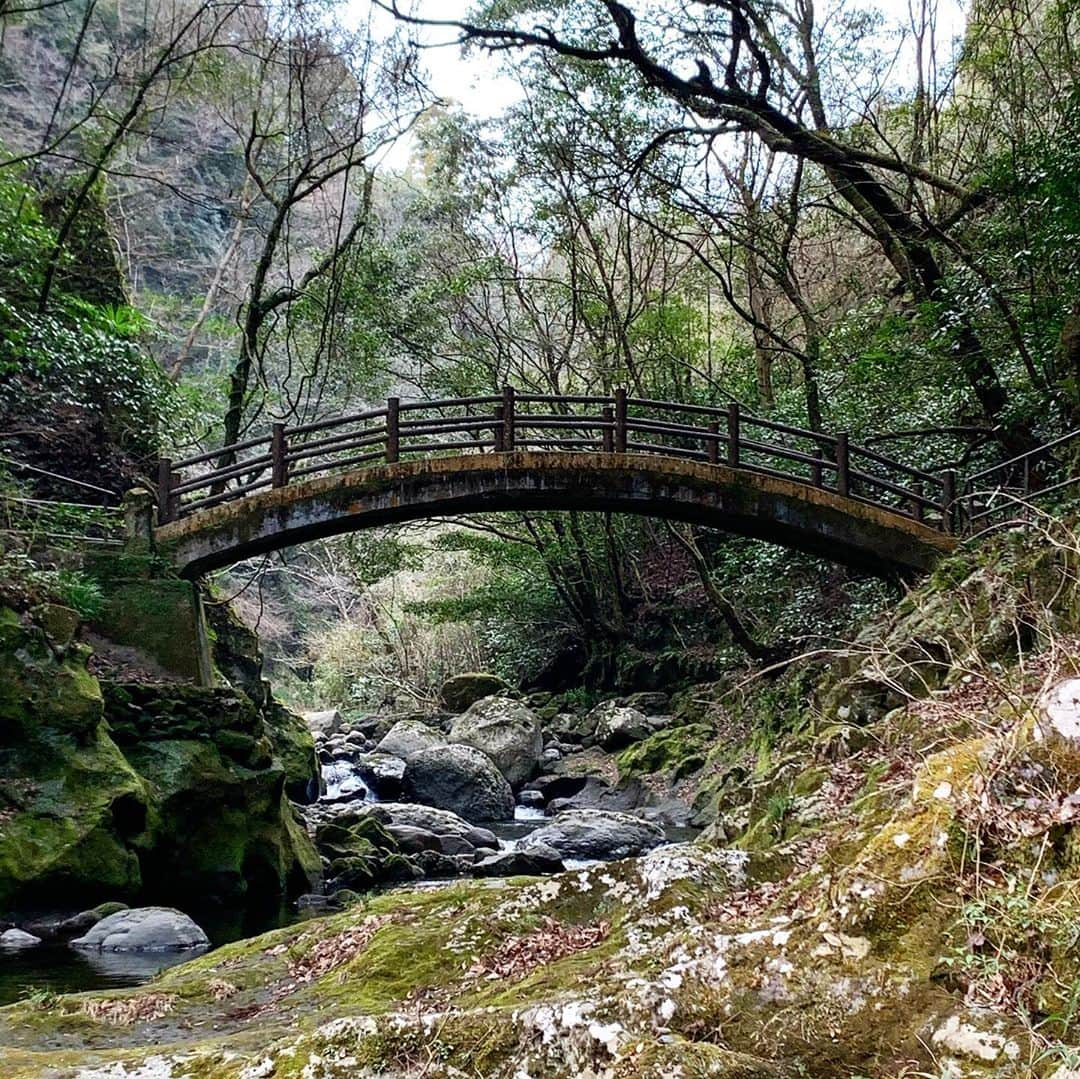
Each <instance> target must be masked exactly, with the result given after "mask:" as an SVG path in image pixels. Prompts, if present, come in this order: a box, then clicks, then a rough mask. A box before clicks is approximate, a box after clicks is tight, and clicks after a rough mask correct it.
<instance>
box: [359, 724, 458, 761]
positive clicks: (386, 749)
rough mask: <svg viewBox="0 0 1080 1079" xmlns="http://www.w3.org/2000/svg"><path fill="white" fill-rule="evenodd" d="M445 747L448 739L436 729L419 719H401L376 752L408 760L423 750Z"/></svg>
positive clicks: (383, 738) (380, 743) (384, 737)
mask: <svg viewBox="0 0 1080 1079" xmlns="http://www.w3.org/2000/svg"><path fill="white" fill-rule="evenodd" d="M445 745H446V739H445V738H444V737H443V735H442V733H441V732H440V731H438V730H436V729H435V728H434V727H430V726H428V724H426V723H421V722H420V720H417V719H400V720H398V722H397V723H395V724H394V725H393V726H392V727H391V728H390V730H388V731H387V732H386V734H385V735H384V736H383V737H382V739H381V740H380V742H379V744H378V745H377V746H376V747H375V751H376V752H377V753H388V754H390V756H392V757H400V758H401V759H402V760H408V759H409V758H410V757H411V756H412V755H413V754H414V753H419V752H420V751H421V750H424V749H438V748H439V747H441V746H445Z"/></svg>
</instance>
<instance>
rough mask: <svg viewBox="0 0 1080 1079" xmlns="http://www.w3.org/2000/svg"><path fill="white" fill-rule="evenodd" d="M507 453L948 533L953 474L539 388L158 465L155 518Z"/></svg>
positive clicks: (698, 417)
mask: <svg viewBox="0 0 1080 1079" xmlns="http://www.w3.org/2000/svg"><path fill="white" fill-rule="evenodd" d="M515 450H531V451H535V450H542V451H550V452H555V453H557V452H560V451H572V452H582V451H595V452H599V453H609V454H611V453H614V454H651V455H660V456H664V457H674V458H680V459H685V460H693V461H698V462H703V463H706V464H714V465H726V466H728V467H731V468H736V469H744V470H747V471H750V472H757V473H762V474H766V475H771V476H777V477H781V478H784V479H790V480H796V481H798V482H802V483H806V484H808V485H810V486H814V487H819V488H826V489H830V490H833V491H835V492H836V493H838V494H840V495H843V496H846V497H850V498H853V499H856V500H857V501H861V502H866V503H868V504H870V505H874V506H878V507H880V508H882V509H885V510H888V511H889V512H891V513H895V514H898V515H900V516H903V517H908V518H911V519H913V520H915V521H919V522H923V523H925V524H928V525H929V526H931V527H933V528H937V529H940V530H941V531H944V532H951V531H953V530H954V528H955V524H956V521H955V513H954V510H955V498H956V476H955V473H953V472H951V471H945V472H940V473H933V472H927V471H923V470H922V469H919V468H915V467H913V466H911V465H908V464H906V463H904V462H903V461H899V460H896V459H895V458H891V457H888V456H886V455H884V454H880V453H877V452H876V451H874V450H871V449H869V448H868V447H865V446H860V445H857V444H855V443H852V442H851V441H850V439H849V438H848V436H847V434H845V433H842V432H841V433H838V434H826V433H823V432H820V431H811V430H807V429H804V428H801V427H794V426H792V425H790V424H785V423H780V422H777V421H775V420H769V419H765V418H764V417H761V416H755V415H753V414H751V413H748V412H746V411H744V410H743V409H742V408H741V407H740V406H739V404H738V403H737V402H732V403H731V404H730V405H728V406H727V407H726V408H718V407H714V406H710V405H696V404H680V403H678V402H674V401H660V400H652V399H648V398H638V397H631V396H629V395H628V394H627V392H626V391H625V390H622V389H618V390H615V392H614V393H613V394H612V395H610V396H600V395H582V394H567V395H553V394H538V393H527V392H518V391H516V390H515V389H514V388H513V387H510V386H507V387H505V388H504V389H503V392H502V393H501V394H498V395H489V396H478V397H460V398H448V399H444V400H437V401H407V402H403V401H401V400H400V399H398V398H396V397H391V398H389V399H388V400H387V403H386V405H385V406H383V407H381V408H374V409H368V410H366V411H363V412H357V413H353V414H351V415H346V416H337V417H333V418H329V419H325V420H318V421H316V422H313V423H306V424H299V425H296V426H293V427H286V426H285V425H284V424H280V423H278V424H274V425H273V428H272V430H271V433H270V434H268V435H264V436H260V437H257V438H249V439H246V440H243V441H241V442H236V443H233V444H232V445H228V446H223V447H221V448H218V449H215V450H210V451H207V452H204V453H199V454H195V455H194V456H191V457H187V458H184V459H182V460H178V461H172V460H169V459H168V458H164V459H162V460H161V461H160V463H159V472H158V523H159V524H166V523H168V522H170V521H175V520H179V519H180V518H182V517H186V516H189V515H190V514H193V513H197V512H199V511H200V510H204V509H209V508H210V507H212V506H216V505H219V504H221V503H223V502H229V501H233V500H235V499H238V498H243V497H245V496H247V495H249V494H254V493H255V492H257V491H261V490H265V489H268V488H276V487H285V486H288V484H289V483H291V482H293V481H296V480H302V479H308V478H310V477H313V476H315V475H319V474H325V473H332V472H341V471H346V470H349V469H355V468H358V467H361V466H363V465H368V464H375V463H384V462H385V463H391V464H392V463H394V462H396V461H399V460H401V459H402V458H405V457H410V456H411V457H414V456H417V455H423V456H425V457H438V456H444V455H447V454H462V453H507V452H513V451H515Z"/></svg>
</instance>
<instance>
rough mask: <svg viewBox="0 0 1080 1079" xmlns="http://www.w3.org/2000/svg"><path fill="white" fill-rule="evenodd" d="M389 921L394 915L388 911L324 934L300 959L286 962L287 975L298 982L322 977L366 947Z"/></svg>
mask: <svg viewBox="0 0 1080 1079" xmlns="http://www.w3.org/2000/svg"><path fill="white" fill-rule="evenodd" d="M391 921H393V918H392V917H391V916H390V915H389V914H382V915H378V916H374V915H373V916H372V917H370V918H365V919H364V920H363V921H362V922H361V923H360V924H359V925H355V926H352V927H351V928H349V929H346V930H345V931H344V932H341V933H337V934H336V935H334V936H332V937H323V939H322V940H318V941H316V942H315V943H314V944H313V945H312V946H311V948H310V949H308V951H307V952H305V953H304V955H302V956H301V957H300V958H299V959H296V960H293V962H292V963H290V964H289V974H290V975H291V976H292V977H293V978H295V979H296V980H297V981H298V982H311V981H314V980H315V979H316V978H321V977H322V976H323V975H324V974H328V973H329V972H330V971H332V970H336V969H337V968H338V967H340V966H342V965H343V964H344V963H347V962H349V960H350V959H353V958H355V957H356V956H357V955H359V954H360V952H362V951H363V950H364V949H365V948H366V947H367V946H368V944H369V943H370V941H371V938H372V937H373V936H375V934H376V933H377V932H378V931H379V930H380V929H382V927H383V926H384V925H388V924H389V923H390V922H391Z"/></svg>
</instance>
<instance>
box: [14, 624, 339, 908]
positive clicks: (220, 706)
mask: <svg viewBox="0 0 1080 1079" xmlns="http://www.w3.org/2000/svg"><path fill="white" fill-rule="evenodd" d="M77 628H78V619H77V617H76V616H75V615H74V612H70V611H67V610H66V609H64V608H56V607H47V608H39V609H36V610H33V611H28V612H23V613H21V614H20V613H17V612H15V611H14V610H12V609H10V608H5V609H3V610H2V611H0V728H2V735H0V806H2V809H0V911H13V910H17V909H19V910H27V909H33V908H38V909H49V908H52V909H63V908H68V907H71V906H78V905H84V904H92V903H95V902H98V901H101V900H103V899H123V900H128V901H131V900H140V901H141V900H154V899H160V900H167V901H169V902H171V903H176V902H185V903H187V904H189V905H196V906H206V905H213V904H215V903H230V904H238V905H249V904H250V905H256V904H264V903H265V904H270V905H273V904H275V903H277V902H280V900H281V898H282V897H283V896H286V895H295V894H297V893H298V892H301V891H305V890H309V889H310V887H311V884H312V881H313V879H314V878H316V877H317V876H318V873H319V869H320V866H319V861H318V858H317V856H316V855H315V852H314V850H313V848H312V847H311V844H310V841H309V840H308V838H307V835H306V833H305V832H304V830H303V828H302V827H300V826H299V825H298V824H297V821H296V819H295V816H294V812H293V809H292V806H291V805H290V803H289V800H288V797H287V791H288V792H292V793H294V794H299V795H303V794H304V793H305V792H310V787H311V784H312V783H313V782H314V781H315V774H316V773H315V761H314V752H313V747H312V744H311V739H310V735H307V733H306V731H300V730H299V729H298V728H297V724H298V722H299V721H298V720H297V719H296V717H292V716H291V715H290V714H289V713H287V712H284V710H280V709H271V708H269V707H268V705H267V702H266V701H263V700H260V701H258V702H256V701H253V700H252V699H251V698H250V697H248V696H247V695H246V694H245V693H244V692H243V690H242V688H232V687H231V686H230V687H224V688H217V689H199V688H196V687H194V686H189V685H183V684H177V683H167V682H158V683H149V684H148V683H138V682H116V681H112V682H110V681H105V682H101V681H99V680H98V678H96V677H94V675H92V674H91V673H90V671H89V670H88V668H87V659H88V657H89V655H90V650H89V649H88V648H87V647H86V646H85V645H82V644H80V643H78V641H77V640H76V639H75V633H76V630H77ZM305 736H306V743H305ZM305 750H306V753H305ZM283 758H284V759H283Z"/></svg>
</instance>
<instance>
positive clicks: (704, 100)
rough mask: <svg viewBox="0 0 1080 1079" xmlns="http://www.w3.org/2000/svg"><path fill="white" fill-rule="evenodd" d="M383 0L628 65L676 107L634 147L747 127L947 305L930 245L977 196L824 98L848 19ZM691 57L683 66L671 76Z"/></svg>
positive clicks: (917, 291) (938, 242) (992, 381)
mask: <svg viewBox="0 0 1080 1079" xmlns="http://www.w3.org/2000/svg"><path fill="white" fill-rule="evenodd" d="M389 7H390V8H391V9H392V10H393V11H394V13H395V14H396V15H397V17H398V18H400V19H402V20H404V21H406V22H413V23H424V24H426V25H436V26H444V27H453V28H455V29H457V30H458V31H459V32H460V40H461V42H462V43H463V44H468V43H479V44H481V45H484V46H486V47H488V48H491V49H495V50H506V49H517V48H538V49H544V50H548V51H550V52H551V53H554V54H556V55H558V56H560V57H564V58H567V59H568V60H571V61H575V62H578V63H582V62H583V63H586V64H595V65H604V66H610V65H613V66H624V67H628V68H630V69H632V70H633V71H635V72H636V74H637V76H638V77H639V79H640V80H641V83H642V84H643V85H644V86H645V87H647V88H649V89H650V90H651V91H654V92H657V93H659V94H661V95H663V96H664V97H665V98H666V99H667V100H669V101H670V102H672V103H673V104H674V105H675V106H676V107H677V109H678V111H679V113H681V116H679V117H675V118H673V120H672V122H671V124H670V125H669V126H668V127H666V128H664V129H662V130H658V131H656V132H655V134H654V136H653V138H652V140H651V142H650V143H649V145H648V146H647V147H646V148H645V149H644V151H643V155H644V156H647V155H648V154H651V153H654V152H656V151H657V150H658V149H659V148H661V147H662V146H663V145H664V144H665V143H666V142H668V141H669V140H671V139H674V138H686V137H694V138H696V139H697V140H699V141H700V142H701V143H702V144H703V145H708V144H710V143H711V142H713V141H714V140H716V139H720V138H724V137H726V136H729V135H732V134H737V133H750V134H752V135H754V136H755V137H756V138H757V139H759V140H760V141H761V143H762V144H763V145H764V146H766V147H767V148H768V149H769V150H771V151H773V152H774V153H777V154H782V155H787V156H790V157H792V158H794V159H796V160H798V161H801V162H804V163H806V164H807V165H809V166H813V167H814V168H816V169H818V170H820V172H821V174H822V175H823V176H824V177H825V178H826V180H827V181H828V183H829V185H830V189H831V192H832V194H833V195H834V196H835V198H836V199H837V200H838V202H839V206H840V207H842V208H843V209H842V212H845V213H846V214H847V215H848V216H849V218H850V220H851V221H852V223H853V224H855V225H856V226H857V227H858V228H859V229H860V230H862V231H863V232H865V233H866V235H868V236H870V237H872V238H873V240H874V241H875V243H876V244H877V245H878V247H879V248H880V250H881V251H882V253H883V255H884V257H885V258H886V259H887V261H888V263H889V265H890V266H891V268H892V270H893V271H894V273H895V274H896V275H897V277H898V279H899V281H900V284H901V287H902V288H903V289H906V290H907V291H908V292H909V293H910V295H911V297H912V298H913V301H914V302H915V303H927V302H932V303H937V304H945V305H948V304H949V301H950V296H949V286H948V280H947V275H946V271H945V269H944V267H943V265H942V262H941V257H940V250H941V249H942V248H945V249H946V250H947V249H948V245H947V244H945V243H944V242H943V241H944V240H945V239H946V238H947V237H948V234H949V233H950V232H951V231H952V230H953V229H954V227H955V226H956V224H957V222H959V221H961V220H963V219H964V218H965V216H966V215H968V214H969V213H970V212H972V210H973V209H974V208H975V207H977V206H979V205H980V204H981V203H982V202H983V201H984V200H985V198H986V193H985V192H984V191H982V190H980V189H979V188H978V186H970V185H968V184H967V183H966V182H964V180H963V179H962V178H960V179H958V178H954V177H952V176H950V175H947V174H944V173H943V172H939V171H934V170H933V169H931V168H929V167H927V166H925V165H923V164H920V163H919V162H918V161H917V160H915V159H913V157H912V156H910V155H907V156H906V155H904V154H903V153H901V152H900V151H899V149H898V148H897V146H896V145H895V143H893V142H890V141H883V140H880V139H874V138H871V137H870V134H869V133H872V132H873V131H874V124H873V122H872V120H873V118H872V115H871V113H870V110H869V109H865V108H864V109H862V110H861V112H860V111H859V110H856V109H853V108H852V107H851V106H850V105H849V106H847V107H843V106H838V105H837V102H836V101H830V99H829V96H828V95H829V94H830V93H831V94H833V96H834V97H835V96H836V95H837V92H838V90H839V89H840V87H839V86H837V87H835V88H834V87H833V86H832V85H831V84H830V81H829V76H830V74H832V72H831V65H832V64H833V63H835V62H836V61H834V60H833V59H831V57H833V56H841V57H842V56H843V55H844V53H845V49H847V50H848V52H850V51H851V47H853V46H856V45H858V44H859V43H860V40H861V38H862V37H864V36H865V35H866V27H865V25H860V24H858V22H857V21H855V20H848V21H847V23H846V24H843V26H844V29H843V30H842V33H843V34H845V35H846V36H847V40H843V41H834V42H831V43H830V42H827V41H826V39H825V35H824V31H823V30H822V29H821V27H820V26H819V25H818V24H817V22H816V18H815V9H814V7H813V5H812V4H809V3H799V4H796V5H794V6H793V7H790V8H783V7H773V6H769V7H766V6H765V5H761V4H758V3H756V2H754V0H708V2H704V0H698V2H693V0H682V2H681V3H679V4H678V5H677V6H676V8H675V10H674V11H672V12H671V13H670V15H669V16H668V17H667V18H666V19H665V20H657V19H654V20H652V21H650V23H649V24H648V25H647V26H645V27H644V28H643V27H642V24H641V22H640V21H639V19H638V16H637V15H636V13H635V12H634V11H633V10H632V9H631V7H629V6H628V5H626V4H623V3H620V2H617V0H599V2H588V3H582V4H575V5H566V4H562V3H559V4H554V3H526V4H514V5H506V4H498V5H493V6H492V7H491V8H490V9H489V11H488V13H487V15H486V17H484V18H482V19H481V20H478V21H474V22H464V21H456V20H454V21H448V20H425V19H420V18H417V17H414V16H410V15H407V14H405V13H403V12H402V11H401V10H400V8H399V6H398V5H397V4H396V3H392V4H390V5H389ZM530 12H531V13H533V14H535V15H536V16H537V17H538V18H542V19H543V22H542V24H541V26H540V27H539V28H536V29H524V28H521V27H520V26H517V25H509V24H508V19H511V18H513V17H514V16H515V15H518V16H521V15H524V14H526V13H530ZM686 42H691V43H692V45H691V46H690V47H689V49H688V47H687V45H686ZM830 44H831V46H832V48H828V47H827V46H828V45H830ZM691 50H692V51H691ZM691 59H693V61H694V65H695V67H696V71H695V73H694V74H692V75H686V74H680V73H679V71H678V68H679V67H680V66H681V65H684V64H685V63H686V62H688V61H690V60H691ZM849 75H850V76H851V78H850V79H849V80H848V81H847V83H846V87H845V88H848V87H850V86H851V85H852V80H854V85H855V86H858V85H859V81H858V78H857V75H856V73H855V72H849ZM834 113H835V114H836V116H835V119H834V115H833V114H834ZM950 317H951V321H952V324H953V325H952V339H953V348H954V355H955V357H956V363H957V365H958V368H959V370H960V372H961V373H962V375H963V376H964V378H965V380H966V382H967V385H968V387H969V389H970V391H971V393H972V394H973V395H974V397H975V399H976V400H977V401H978V403H979V407H980V408H981V410H982V412H983V414H984V415H985V416H986V417H987V419H988V420H989V421H991V422H992V423H994V424H995V425H996V427H997V430H998V432H999V436H1000V438H1001V440H1002V441H1003V443H1004V444H1005V445H1006V447H1007V448H1008V449H1010V450H1024V449H1028V448H1030V447H1031V446H1032V445H1033V443H1034V438H1033V436H1032V434H1031V431H1030V428H1029V425H1028V423H1027V422H1026V420H1025V419H1023V418H1020V417H1017V416H1015V415H1010V414H1009V412H1008V406H1009V403H1010V399H1009V392H1008V389H1007V387H1006V386H1005V385H1004V384H1003V382H1002V380H1001V379H1000V377H999V375H998V371H997V369H996V366H995V363H994V362H993V359H992V357H991V356H990V355H989V353H988V351H987V349H986V348H985V347H984V345H983V342H982V341H981V340H980V336H979V334H978V333H977V332H976V329H975V326H974V325H973V321H972V319H971V318H970V316H969V314H968V313H967V312H965V311H963V310H955V309H953V310H952V312H951V316H950Z"/></svg>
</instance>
